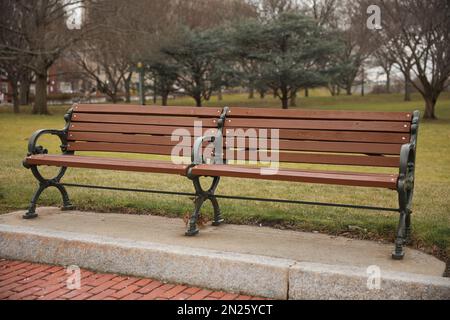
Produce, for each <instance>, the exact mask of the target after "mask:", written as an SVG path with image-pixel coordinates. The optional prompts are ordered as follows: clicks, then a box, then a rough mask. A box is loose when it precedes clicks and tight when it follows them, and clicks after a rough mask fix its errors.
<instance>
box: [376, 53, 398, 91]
mask: <svg viewBox="0 0 450 320" xmlns="http://www.w3.org/2000/svg"><path fill="white" fill-rule="evenodd" d="M373 57H374V65H375V66H379V67H381V68H382V69H383V71H384V73H385V74H386V93H390V92H391V72H392V67H393V66H394V63H395V61H394V60H393V59H392V57H391V55H390V54H389V51H388V50H387V49H386V48H385V47H384V46H381V47H380V48H378V49H377V50H375V52H374V53H373Z"/></svg>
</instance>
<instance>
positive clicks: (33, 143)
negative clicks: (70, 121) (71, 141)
mask: <svg viewBox="0 0 450 320" xmlns="http://www.w3.org/2000/svg"><path fill="white" fill-rule="evenodd" d="M44 134H50V135H56V136H58V137H59V139H60V140H61V143H62V145H61V151H62V152H65V151H66V148H67V132H66V131H64V130H55V129H42V130H38V131H36V132H35V133H33V134H32V135H31V137H30V139H29V140H28V155H32V154H46V153H48V150H47V149H44V148H43V147H42V146H38V145H37V141H38V140H39V138H40V137H41V136H43V135H44Z"/></svg>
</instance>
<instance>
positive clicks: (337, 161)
mask: <svg viewBox="0 0 450 320" xmlns="http://www.w3.org/2000/svg"><path fill="white" fill-rule="evenodd" d="M238 153H239V154H238ZM261 153H263V152H262V151H259V150H258V151H255V153H253V154H256V155H257V157H258V159H257V160H258V161H259V160H260V155H261ZM241 155H242V156H241ZM249 156H250V153H249V151H248V150H243V151H238V150H230V149H228V150H227V152H226V153H225V155H224V157H225V158H226V159H227V160H233V159H238V157H239V160H248V159H249ZM269 156H270V153H269ZM242 157H244V158H242ZM278 161H279V162H293V163H315V164H332V165H354V166H371V167H394V168H395V167H398V166H399V165H400V158H399V157H383V156H362V155H341V154H318V153H290V152H279V155H278Z"/></svg>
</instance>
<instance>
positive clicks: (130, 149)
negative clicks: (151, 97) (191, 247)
mask: <svg viewBox="0 0 450 320" xmlns="http://www.w3.org/2000/svg"><path fill="white" fill-rule="evenodd" d="M67 149H68V150H69V151H102V152H125V153H144V154H160V155H171V154H172V150H173V146H160V145H146V144H128V143H107V142H69V143H68V144H67ZM177 155H178V154H177ZM184 156H186V157H190V156H191V153H190V148H189V151H187V154H185V155H184Z"/></svg>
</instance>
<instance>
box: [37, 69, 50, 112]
mask: <svg viewBox="0 0 450 320" xmlns="http://www.w3.org/2000/svg"><path fill="white" fill-rule="evenodd" d="M33 113H34V114H49V112H48V108H47V70H45V72H43V73H40V74H36V97H35V101H34V106H33Z"/></svg>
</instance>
